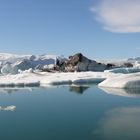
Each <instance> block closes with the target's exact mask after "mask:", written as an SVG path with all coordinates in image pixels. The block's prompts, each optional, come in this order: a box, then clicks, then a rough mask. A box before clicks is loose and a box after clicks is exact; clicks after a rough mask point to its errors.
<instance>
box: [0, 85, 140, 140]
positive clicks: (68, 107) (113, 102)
mask: <svg viewBox="0 0 140 140" xmlns="http://www.w3.org/2000/svg"><path fill="white" fill-rule="evenodd" d="M107 92H108V93H110V94H108V93H107ZM117 92H118V95H117ZM122 95H124V96H122ZM0 106H1V110H0V139H1V140H135V139H140V90H132V89H131V90H124V91H120V90H117V89H116V90H115V89H112V90H111V89H100V88H98V87H97V86H96V85H79V86H75V85H73V86H54V87H46V88H23V89H22V88H21V89H16V88H15V89H7V88H5V89H0ZM7 106H14V107H15V108H14V110H12V109H11V110H10V109H9V110H4V109H3V108H6V107H7Z"/></svg>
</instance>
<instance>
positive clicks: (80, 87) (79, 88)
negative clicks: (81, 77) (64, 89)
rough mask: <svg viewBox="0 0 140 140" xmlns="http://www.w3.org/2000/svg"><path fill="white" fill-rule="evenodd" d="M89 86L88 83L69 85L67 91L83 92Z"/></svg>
mask: <svg viewBox="0 0 140 140" xmlns="http://www.w3.org/2000/svg"><path fill="white" fill-rule="evenodd" d="M88 88H89V86H88V85H71V86H70V87H69V91H71V92H75V93H78V94H83V93H84V92H85V91H86V90H87V89H88Z"/></svg>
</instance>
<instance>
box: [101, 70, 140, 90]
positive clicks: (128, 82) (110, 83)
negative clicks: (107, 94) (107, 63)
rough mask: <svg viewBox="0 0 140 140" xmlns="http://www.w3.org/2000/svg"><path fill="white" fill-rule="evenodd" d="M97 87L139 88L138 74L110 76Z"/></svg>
mask: <svg viewBox="0 0 140 140" xmlns="http://www.w3.org/2000/svg"><path fill="white" fill-rule="evenodd" d="M99 86H100V87H113V88H140V73H133V74H120V75H116V76H111V77H108V78H107V79H106V80H104V81H103V82H101V83H100V84H99Z"/></svg>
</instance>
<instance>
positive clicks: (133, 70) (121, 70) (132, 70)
mask: <svg viewBox="0 0 140 140" xmlns="http://www.w3.org/2000/svg"><path fill="white" fill-rule="evenodd" d="M104 72H112V73H123V74H128V73H136V72H140V68H115V69H111V70H105V71H104Z"/></svg>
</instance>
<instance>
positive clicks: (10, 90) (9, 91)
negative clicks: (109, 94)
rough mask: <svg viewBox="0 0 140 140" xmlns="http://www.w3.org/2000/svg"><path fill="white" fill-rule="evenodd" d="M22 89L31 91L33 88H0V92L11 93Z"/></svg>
mask: <svg viewBox="0 0 140 140" xmlns="http://www.w3.org/2000/svg"><path fill="white" fill-rule="evenodd" d="M22 90H26V91H29V92H32V90H33V88H0V93H7V94H12V93H16V92H18V91H22Z"/></svg>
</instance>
